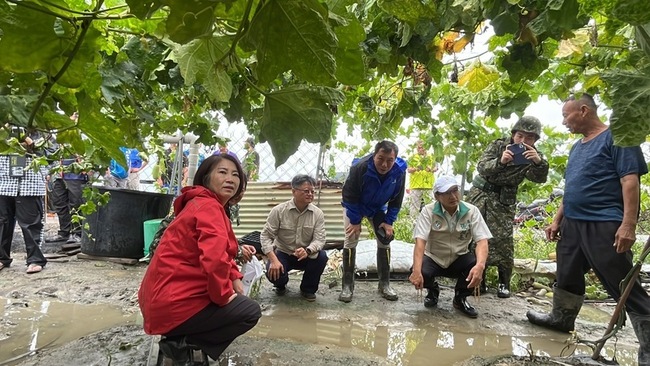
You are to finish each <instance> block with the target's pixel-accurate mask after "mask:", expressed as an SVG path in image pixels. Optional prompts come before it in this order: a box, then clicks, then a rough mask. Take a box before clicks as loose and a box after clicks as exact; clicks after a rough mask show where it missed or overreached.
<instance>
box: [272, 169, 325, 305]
mask: <svg viewBox="0 0 650 366" xmlns="http://www.w3.org/2000/svg"><path fill="white" fill-rule="evenodd" d="M315 185H316V181H315V180H314V178H312V177H310V176H308V175H302V174H301V175H296V176H295V177H293V179H292V180H291V193H292V195H293V198H292V199H290V200H288V201H286V202H284V203H281V204H279V205H277V206H275V207H273V209H272V210H271V212H270V213H269V216H268V218H267V219H266V224H265V225H264V229H263V230H262V233H261V234H260V241H261V243H262V252H263V253H264V254H265V255H266V256H267V257H268V261H267V264H266V277H267V278H268V279H269V281H270V282H271V283H272V284H273V285H274V286H275V292H276V293H277V294H278V295H284V294H285V293H286V291H287V288H286V286H287V283H288V282H289V271H291V270H292V269H299V270H303V271H304V274H303V276H302V282H301V283H300V294H301V295H302V297H303V298H305V299H306V300H307V301H314V300H316V291H318V284H319V283H320V278H321V275H322V274H323V270H325V266H326V265H327V259H328V258H327V254H325V251H323V250H322V249H323V246H324V245H325V215H324V214H323V211H321V209H320V208H318V207H316V205H314V204H313V203H312V201H313V200H314V186H315Z"/></svg>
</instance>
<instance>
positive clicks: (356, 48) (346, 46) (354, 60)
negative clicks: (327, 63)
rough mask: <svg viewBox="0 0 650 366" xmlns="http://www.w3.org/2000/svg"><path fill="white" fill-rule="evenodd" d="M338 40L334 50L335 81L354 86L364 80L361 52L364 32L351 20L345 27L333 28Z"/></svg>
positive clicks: (356, 21) (359, 25) (357, 22)
mask: <svg viewBox="0 0 650 366" xmlns="http://www.w3.org/2000/svg"><path fill="white" fill-rule="evenodd" d="M334 31H335V33H336V37H337V38H338V40H339V48H338V49H337V50H336V79H337V80H338V81H340V82H341V83H343V84H348V85H356V84H360V83H362V82H363V81H364V80H365V76H366V65H365V62H364V59H363V51H362V50H361V46H360V44H361V42H363V40H364V39H365V38H366V32H365V30H364V29H363V27H362V26H361V23H359V21H358V20H356V19H352V20H350V21H349V22H348V24H347V25H345V26H341V27H336V28H334Z"/></svg>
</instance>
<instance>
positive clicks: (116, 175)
mask: <svg viewBox="0 0 650 366" xmlns="http://www.w3.org/2000/svg"><path fill="white" fill-rule="evenodd" d="M128 177H129V172H128V171H127V169H126V168H124V167H123V166H122V165H121V164H119V163H118V162H117V161H116V160H115V159H111V162H110V165H109V166H108V169H106V174H104V185H105V186H106V187H109V188H126V184H127V181H128V180H127V178H128Z"/></svg>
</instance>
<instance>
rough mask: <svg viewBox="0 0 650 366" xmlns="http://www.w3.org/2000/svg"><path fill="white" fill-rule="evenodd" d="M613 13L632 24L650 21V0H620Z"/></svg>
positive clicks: (642, 23)
mask: <svg viewBox="0 0 650 366" xmlns="http://www.w3.org/2000/svg"><path fill="white" fill-rule="evenodd" d="M612 15H613V16H614V17H616V18H618V19H620V20H622V21H624V22H627V23H630V24H632V25H644V24H648V23H650V1H648V0H618V1H616V4H615V5H614V8H613V9H612Z"/></svg>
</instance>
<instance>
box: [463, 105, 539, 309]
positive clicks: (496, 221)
mask: <svg viewBox="0 0 650 366" xmlns="http://www.w3.org/2000/svg"><path fill="white" fill-rule="evenodd" d="M541 133H542V123H541V122H540V121H539V120H538V119H537V118H535V117H532V116H523V117H521V118H520V119H519V120H518V121H517V122H516V123H515V124H514V126H512V130H511V134H510V136H509V137H506V138H501V139H497V140H495V141H493V142H492V143H491V144H490V145H488V147H487V148H486V149H485V151H484V152H483V156H481V159H480V160H479V162H478V165H477V167H476V170H477V171H478V175H477V176H476V177H474V180H473V181H472V189H470V191H469V194H468V195H467V202H469V203H471V204H473V205H475V206H476V207H478V208H479V210H481V214H482V215H483V218H484V219H485V222H486V223H487V225H488V227H489V228H490V231H491V232H492V235H494V237H493V238H492V239H490V254H489V256H488V266H496V267H497V269H498V273H499V285H498V288H497V296H498V297H500V298H508V297H510V278H511V277H512V269H513V267H514V254H515V245H514V240H513V236H512V235H513V226H512V221H513V219H514V217H515V211H516V202H517V190H518V189H519V185H520V184H521V182H523V181H524V179H528V180H530V181H531V182H535V183H544V182H546V177H547V175H548V161H546V159H544V156H543V155H542V153H541V152H540V151H539V150H537V148H536V147H535V143H536V142H537V140H539V138H540V135H541ZM515 148H518V149H520V150H516V149H515ZM486 270H487V267H486ZM485 291H487V285H486V283H485V273H484V274H483V282H482V285H481V292H485Z"/></svg>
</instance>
